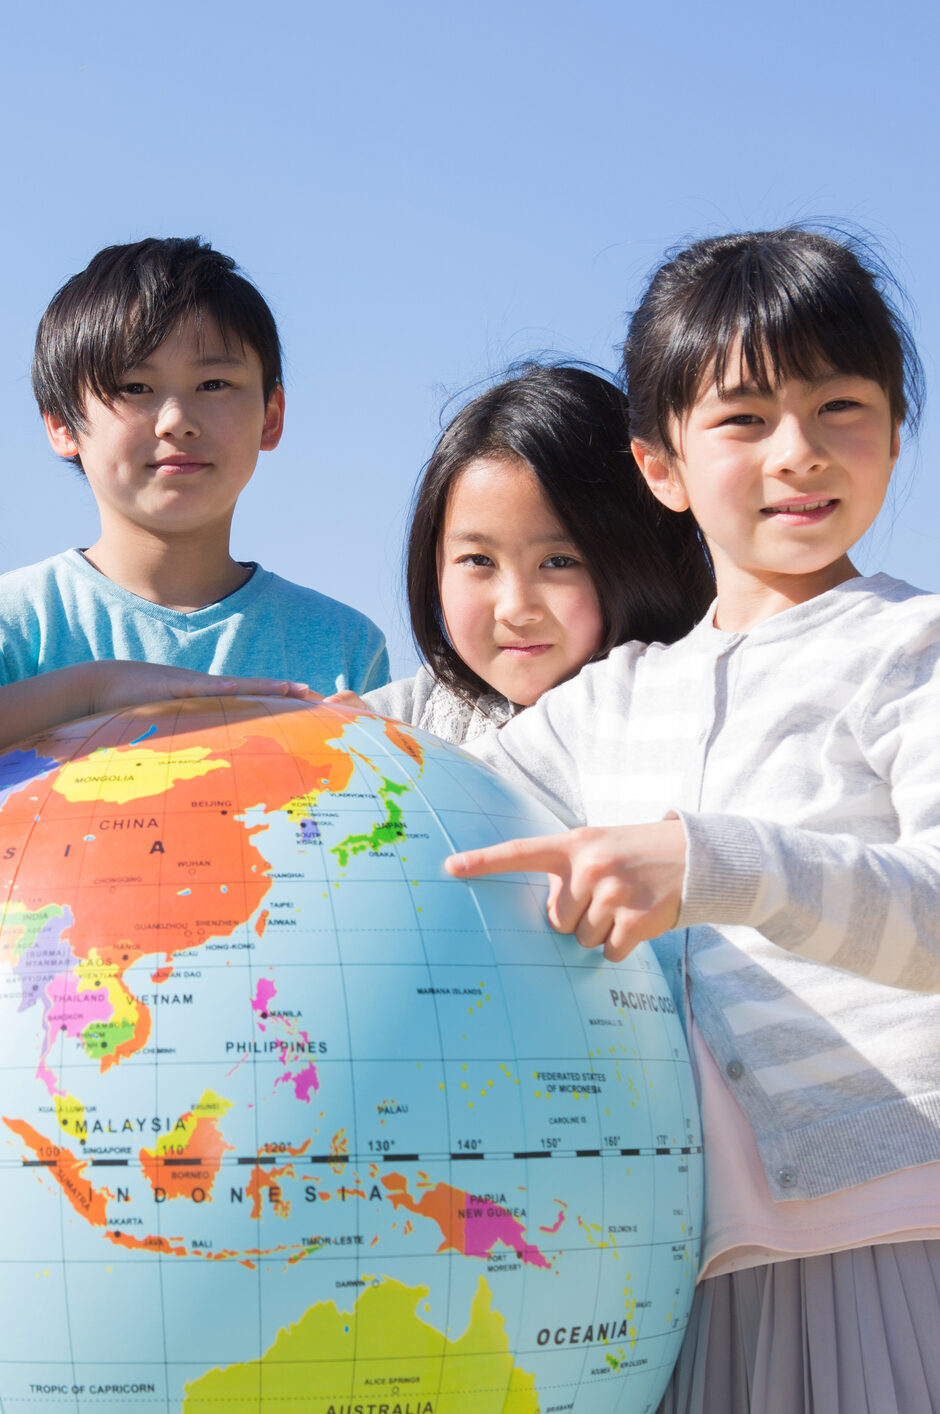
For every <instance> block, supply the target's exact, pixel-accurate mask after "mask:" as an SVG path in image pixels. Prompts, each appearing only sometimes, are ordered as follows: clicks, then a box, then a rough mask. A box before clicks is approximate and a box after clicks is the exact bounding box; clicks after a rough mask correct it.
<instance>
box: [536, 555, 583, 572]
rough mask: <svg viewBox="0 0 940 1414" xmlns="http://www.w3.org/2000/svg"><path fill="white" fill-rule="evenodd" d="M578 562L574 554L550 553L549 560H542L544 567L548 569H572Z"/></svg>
mask: <svg viewBox="0 0 940 1414" xmlns="http://www.w3.org/2000/svg"><path fill="white" fill-rule="evenodd" d="M577 563H578V561H577V560H576V559H575V557H574V555H549V557H548V559H547V560H543V561H542V567H543V569H547V570H570V569H572V568H573V567H574V566H575V565H577Z"/></svg>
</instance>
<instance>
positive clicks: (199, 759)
mask: <svg viewBox="0 0 940 1414" xmlns="http://www.w3.org/2000/svg"><path fill="white" fill-rule="evenodd" d="M211 755H212V752H211V750H210V748H209V747H208V746H184V747H179V748H177V750H175V751H148V750H145V749H144V748H142V747H139V746H132V747H113V746H103V747H102V748H101V750H100V751H93V752H92V753H91V755H90V756H87V757H85V759H84V760H82V761H70V762H69V763H68V764H67V765H65V766H63V767H62V769H61V771H60V772H59V774H58V775H57V776H56V779H55V785H54V787H53V789H54V790H55V792H56V794H57V795H64V796H65V798H66V800H70V801H72V802H73V804H75V803H77V802H79V801H83V800H101V801H104V800H107V801H113V802H114V803H115V804H127V802H129V801H131V800H143V799H146V797H148V796H155V795H162V794H163V792H164V791H166V790H168V789H169V787H170V786H172V785H174V784H175V782H176V781H191V780H194V779H195V778H196V777H197V776H205V775H207V774H208V772H209V771H218V770H221V769H223V768H225V769H226V770H230V769H231V762H230V761H227V760H225V759H224V758H222V757H219V756H213V757H212V760H211V761H207V760H206V757H207V756H211Z"/></svg>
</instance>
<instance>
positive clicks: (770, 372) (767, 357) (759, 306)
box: [623, 226, 923, 453]
mask: <svg viewBox="0 0 940 1414" xmlns="http://www.w3.org/2000/svg"><path fill="white" fill-rule="evenodd" d="M892 289H894V290H896V289H897V286H896V284H895V282H894V280H893V279H892V277H891V275H890V274H889V272H888V271H887V270H886V269H885V268H884V267H883V266H882V264H881V262H880V261H879V260H878V259H877V258H876V257H875V256H874V254H873V252H872V251H871V250H869V249H868V247H867V246H866V245H865V244H864V243H863V242H862V241H861V240H859V239H857V238H854V237H851V236H844V235H840V236H839V238H838V239H837V238H836V237H834V236H832V235H826V234H822V233H820V232H816V231H811V230H807V229H806V228H805V227H803V226H785V227H783V228H782V229H780V230H778V231H748V232H743V233H741V234H736V235H729V236H717V237H714V238H711V239H708V240H701V241H696V242H695V244H694V245H691V246H688V247H687V248H686V249H684V250H679V251H677V252H673V253H671V255H670V257H669V258H668V259H667V260H666V262H665V263H664V264H663V265H661V266H660V267H659V269H658V270H657V271H656V272H655V274H654V275H653V277H652V279H651V281H650V283H649V285H648V287H647V289H646V293H645V294H644V296H643V299H642V301H641V302H640V305H639V307H638V308H637V310H636V311H635V312H634V314H633V316H632V318H631V320H630V326H629V330H628V332H627V340H626V344H625V345H624V354H623V372H624V379H625V383H626V387H627V393H628V397H629V403H630V425H631V428H632V431H633V436H634V437H635V438H636V439H637V440H638V441H640V442H643V443H644V444H645V445H647V446H650V447H653V448H656V447H661V448H662V449H663V450H665V451H667V452H669V453H675V447H674V445H673V441H672V433H673V430H674V426H675V423H676V422H677V421H679V420H681V419H682V417H683V416H684V415H685V414H686V413H687V412H688V411H689V409H690V408H691V406H692V404H693V403H694V402H695V400H696V398H697V396H698V393H699V389H700V386H701V382H702V379H703V378H704V377H705V376H706V375H708V376H711V375H712V373H714V377H715V381H716V383H717V384H718V387H719V389H723V388H724V387H725V386H726V383H727V378H728V362H729V359H731V358H732V356H733V355H734V354H735V353H736V352H738V353H739V358H738V359H736V362H737V363H739V367H735V368H734V369H733V370H732V375H733V376H734V377H735V378H736V377H737V376H738V375H739V373H743V372H745V371H747V372H749V373H750V376H751V377H752V378H753V379H754V381H755V382H756V383H757V385H758V387H759V388H760V390H761V391H762V392H764V393H767V392H769V391H770V389H771V388H772V387H774V386H776V385H777V384H778V383H779V382H780V381H781V379H784V378H799V379H807V380H810V379H813V378H815V377H818V375H819V373H820V372H821V371H822V370H824V369H833V370H835V371H836V372H838V373H851V374H859V375H861V376H862V377H864V378H871V379H873V380H874V381H875V382H876V383H878V384H880V386H881V387H882V388H883V389H884V391H885V392H886V394H887V396H888V400H889V403H890V406H891V412H892V416H893V417H894V419H895V420H896V421H897V422H898V423H901V422H904V421H905V420H907V421H908V422H909V423H911V424H916V422H917V418H918V415H919V411H920V405H921V401H922V398H923V370H922V368H921V364H920V360H919V359H918V356H917V351H916V349H915V347H914V342H913V339H912V338H911V335H910V332H909V330H908V328H907V326H906V324H905V322H904V320H903V318H902V317H901V315H900V313H899V311H898V308H897V306H896V304H895V302H894V300H893V299H892V297H891V295H890V294H887V293H886V290H889V291H890V290H892Z"/></svg>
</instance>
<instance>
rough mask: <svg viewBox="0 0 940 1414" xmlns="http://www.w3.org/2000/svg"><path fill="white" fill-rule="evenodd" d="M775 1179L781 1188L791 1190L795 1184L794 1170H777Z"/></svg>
mask: <svg viewBox="0 0 940 1414" xmlns="http://www.w3.org/2000/svg"><path fill="white" fill-rule="evenodd" d="M777 1178H778V1179H779V1181H780V1187H781V1188H792V1187H793V1185H794V1183H796V1169H779V1170H778V1172H777Z"/></svg>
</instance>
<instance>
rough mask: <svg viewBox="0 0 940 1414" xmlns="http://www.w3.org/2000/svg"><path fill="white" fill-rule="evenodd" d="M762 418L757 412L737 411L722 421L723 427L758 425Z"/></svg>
mask: <svg viewBox="0 0 940 1414" xmlns="http://www.w3.org/2000/svg"><path fill="white" fill-rule="evenodd" d="M759 422H760V418H759V417H758V416H757V413H756V412H736V413H732V415H731V416H730V417H725V418H723V419H722V421H721V426H722V427H756V426H757V425H758V424H759Z"/></svg>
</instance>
